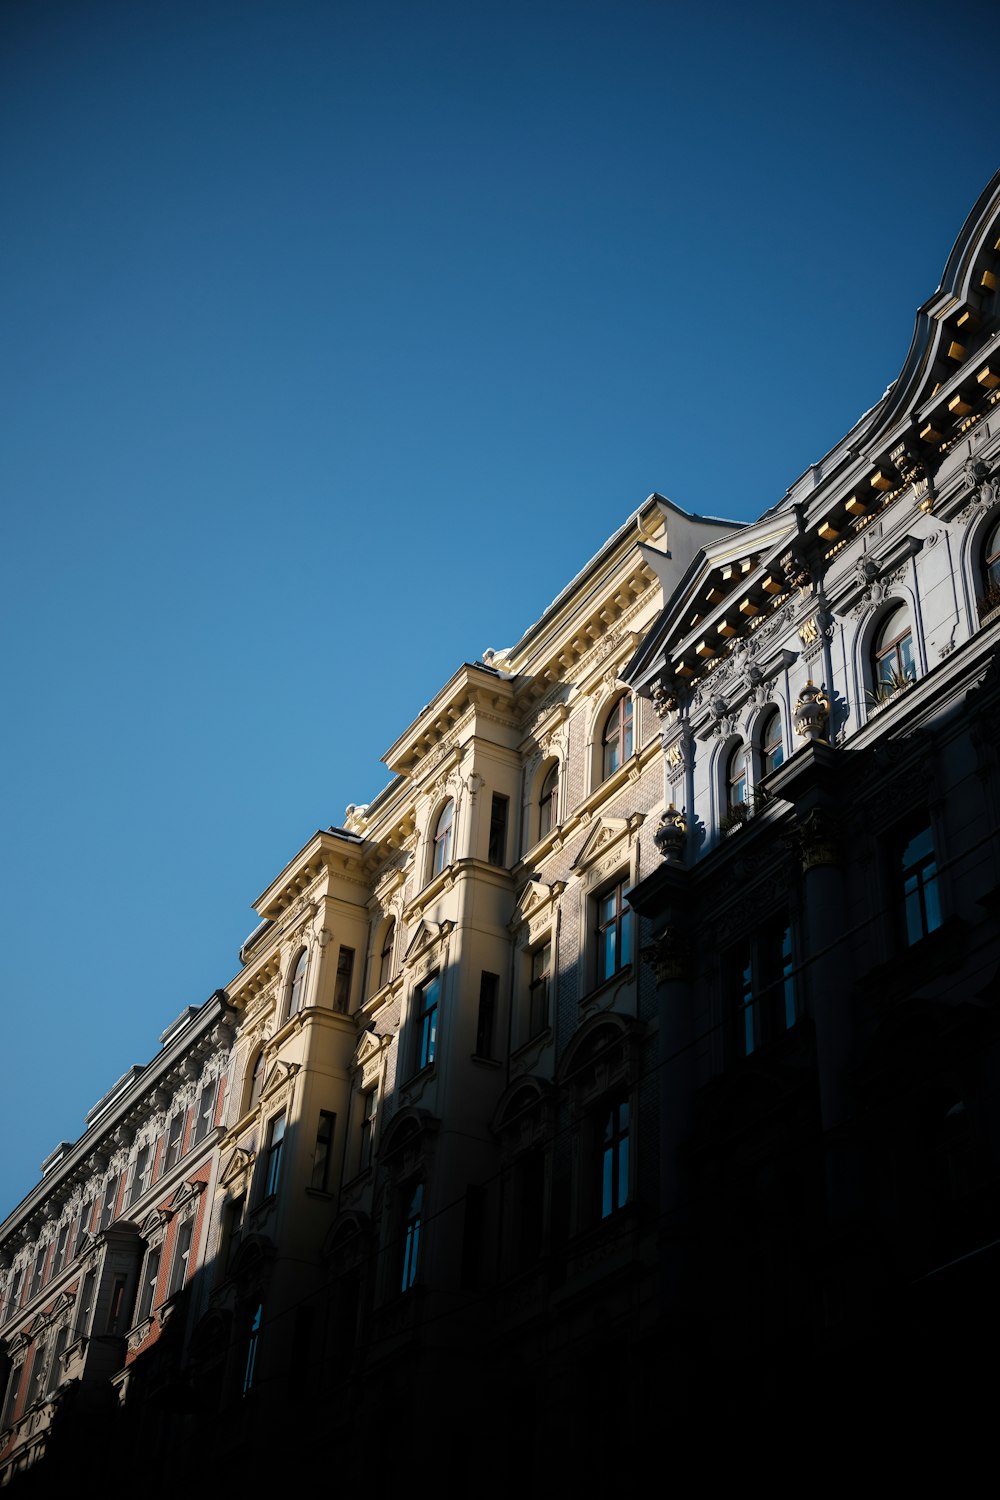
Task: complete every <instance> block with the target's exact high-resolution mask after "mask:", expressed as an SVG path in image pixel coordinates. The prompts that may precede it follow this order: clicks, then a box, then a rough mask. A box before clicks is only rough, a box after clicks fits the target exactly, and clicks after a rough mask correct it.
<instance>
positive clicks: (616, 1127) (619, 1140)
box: [600, 1099, 629, 1219]
mask: <svg viewBox="0 0 1000 1500" xmlns="http://www.w3.org/2000/svg"><path fill="white" fill-rule="evenodd" d="M600 1123H601V1158H600V1161H601V1218H602V1219H606V1218H608V1216H609V1215H610V1214H613V1213H614V1212H615V1211H616V1209H619V1208H624V1206H625V1204H626V1203H627V1202H628V1196H629V1188H628V1173H629V1102H628V1100H627V1099H617V1100H615V1102H614V1103H613V1104H611V1105H610V1106H609V1107H608V1108H607V1109H606V1110H604V1111H603V1113H602V1115H601V1122H600Z"/></svg>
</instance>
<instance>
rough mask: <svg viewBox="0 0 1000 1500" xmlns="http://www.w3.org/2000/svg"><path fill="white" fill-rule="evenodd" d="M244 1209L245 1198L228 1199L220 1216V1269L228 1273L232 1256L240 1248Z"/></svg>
mask: <svg viewBox="0 0 1000 1500" xmlns="http://www.w3.org/2000/svg"><path fill="white" fill-rule="evenodd" d="M245 1207H246V1198H245V1197H240V1198H230V1199H229V1201H228V1202H227V1203H226V1207H225V1210H224V1211H223V1215H222V1254H221V1257H220V1258H221V1260H222V1267H223V1270H224V1271H228V1270H229V1267H230V1266H231V1265H232V1263H233V1256H234V1255H235V1254H236V1252H237V1250H238V1249H239V1248H240V1242H241V1240H242V1239H243V1210H244V1209H245Z"/></svg>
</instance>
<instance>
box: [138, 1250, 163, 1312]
mask: <svg viewBox="0 0 1000 1500" xmlns="http://www.w3.org/2000/svg"><path fill="white" fill-rule="evenodd" d="M162 1253H163V1252H162V1247H161V1246H160V1245H153V1246H152V1247H151V1249H150V1250H149V1252H148V1253H147V1255H146V1264H145V1266H144V1267H143V1271H142V1280H141V1282H140V1295H139V1322H140V1323H145V1321H146V1319H147V1318H148V1317H149V1316H150V1314H151V1313H152V1311H153V1308H154V1307H155V1305H156V1283H157V1281H158V1280H159V1276H160V1256H161V1255H162Z"/></svg>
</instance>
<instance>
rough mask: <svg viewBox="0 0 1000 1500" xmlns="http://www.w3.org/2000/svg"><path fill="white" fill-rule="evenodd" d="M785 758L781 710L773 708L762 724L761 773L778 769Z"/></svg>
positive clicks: (763, 774) (764, 774)
mask: <svg viewBox="0 0 1000 1500" xmlns="http://www.w3.org/2000/svg"><path fill="white" fill-rule="evenodd" d="M784 758H785V740H784V735H783V734H782V732H781V712H780V710H779V709H777V708H775V709H772V710H771V712H770V713H769V714H767V715H766V716H765V718H764V720H763V722H762V724H761V726H760V774H761V775H762V776H767V775H768V774H769V773H770V772H771V771H775V770H777V768H778V766H780V765H781V762H782V761H783V760H784Z"/></svg>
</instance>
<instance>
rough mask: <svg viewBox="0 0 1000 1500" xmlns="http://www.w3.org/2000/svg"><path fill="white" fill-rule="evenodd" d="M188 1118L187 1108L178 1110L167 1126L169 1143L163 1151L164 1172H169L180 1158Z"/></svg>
mask: <svg viewBox="0 0 1000 1500" xmlns="http://www.w3.org/2000/svg"><path fill="white" fill-rule="evenodd" d="M186 1120H187V1110H186V1109H181V1110H178V1112H177V1114H175V1115H174V1116H173V1118H172V1119H171V1121H170V1124H169V1125H168V1127H167V1145H166V1149H165V1151H164V1153H163V1168H162V1170H163V1171H164V1172H169V1171H170V1168H171V1167H172V1166H173V1165H174V1163H175V1162H176V1161H178V1160H179V1158H180V1154H181V1146H182V1145H183V1144H184V1124H185V1121H186Z"/></svg>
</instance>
